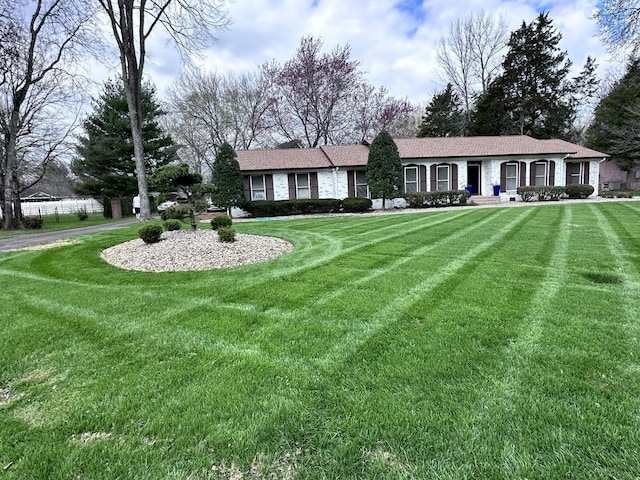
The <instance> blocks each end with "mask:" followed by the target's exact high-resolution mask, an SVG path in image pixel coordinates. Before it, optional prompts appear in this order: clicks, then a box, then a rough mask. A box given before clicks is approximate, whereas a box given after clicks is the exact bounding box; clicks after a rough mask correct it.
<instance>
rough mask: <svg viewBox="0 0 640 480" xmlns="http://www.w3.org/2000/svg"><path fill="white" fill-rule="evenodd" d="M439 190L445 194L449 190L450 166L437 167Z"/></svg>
mask: <svg viewBox="0 0 640 480" xmlns="http://www.w3.org/2000/svg"><path fill="white" fill-rule="evenodd" d="M436 179H437V190H438V191H439V192H444V191H446V190H450V189H449V165H438V166H437V167H436Z"/></svg>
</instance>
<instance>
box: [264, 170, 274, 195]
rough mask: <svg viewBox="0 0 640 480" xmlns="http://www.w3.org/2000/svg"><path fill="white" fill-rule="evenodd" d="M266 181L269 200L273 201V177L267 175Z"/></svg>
mask: <svg viewBox="0 0 640 480" xmlns="http://www.w3.org/2000/svg"><path fill="white" fill-rule="evenodd" d="M264 180H265V183H266V184H267V200H273V175H271V174H269V175H265V176H264Z"/></svg>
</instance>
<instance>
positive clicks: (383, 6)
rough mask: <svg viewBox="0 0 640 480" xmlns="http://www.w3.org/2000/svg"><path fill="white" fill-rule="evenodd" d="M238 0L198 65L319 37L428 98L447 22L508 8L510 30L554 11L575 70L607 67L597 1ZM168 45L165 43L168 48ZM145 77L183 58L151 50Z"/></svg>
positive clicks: (235, 61) (406, 91)
mask: <svg viewBox="0 0 640 480" xmlns="http://www.w3.org/2000/svg"><path fill="white" fill-rule="evenodd" d="M400 3H401V2H399V1H394V0H377V1H363V0H350V1H345V0H307V1H301V0H235V1H234V2H233V3H230V4H229V6H228V9H229V13H230V16H231V19H232V22H233V23H232V24H231V26H230V27H229V29H227V30H225V31H221V32H218V35H217V37H218V41H217V42H216V43H215V44H214V45H213V46H212V47H211V48H210V49H209V50H208V51H207V53H206V55H205V57H204V59H203V60H202V61H200V62H198V63H199V64H200V66H202V67H203V68H205V69H207V70H210V71H217V72H219V73H222V74H225V73H239V72H243V71H251V70H254V69H256V68H257V67H258V66H259V65H261V64H263V63H265V62H268V61H270V60H274V59H275V60H277V61H279V62H284V61H286V60H287V59H289V58H291V57H292V56H293V55H294V53H295V50H296V48H297V46H298V44H299V41H300V38H301V37H303V36H305V35H313V36H314V37H318V38H321V39H322V41H323V42H324V48H325V50H327V51H329V50H331V49H333V48H334V47H335V46H337V45H344V44H347V43H348V44H349V45H351V48H352V58H354V59H357V60H358V61H359V62H360V64H361V69H362V70H363V71H365V72H367V74H366V76H367V79H368V80H369V81H370V82H371V83H373V84H374V85H376V86H382V85H385V86H387V87H388V88H389V90H390V92H391V94H392V95H395V96H398V97H407V98H408V99H409V100H410V101H411V102H413V103H424V102H426V101H427V100H428V99H430V98H431V96H432V94H433V93H434V91H436V90H437V89H440V88H442V86H443V82H442V80H441V78H440V76H439V75H438V65H437V62H436V56H435V48H436V44H437V42H438V40H439V39H440V38H441V37H443V36H446V35H447V33H448V30H449V25H450V23H451V22H452V21H453V20H455V19H456V18H458V17H464V16H465V15H466V14H468V13H470V12H478V11H480V10H484V11H485V12H486V13H489V14H496V15H497V14H500V13H503V14H504V15H505V17H506V19H507V21H508V24H509V28H510V29H511V30H514V29H516V28H518V27H519V26H520V25H521V24H522V22H523V21H524V22H527V23H528V22H531V21H532V20H533V19H534V18H535V16H536V15H537V13H538V12H539V11H542V10H549V12H550V16H551V18H552V19H553V21H554V25H555V26H556V28H558V29H559V30H560V31H561V33H562V35H563V41H562V45H561V48H563V49H566V50H567V51H568V53H569V57H570V58H571V59H572V60H573V62H574V64H575V70H576V71H578V70H579V69H580V67H581V66H582V64H583V63H584V60H585V59H586V57H587V55H592V56H596V57H597V58H598V61H599V63H600V65H601V71H604V69H605V68H606V67H607V58H606V53H605V49H604V48H603V46H602V45H601V43H600V40H599V39H598V38H597V37H596V36H595V33H596V27H595V21H594V20H593V19H592V18H591V16H592V13H593V10H594V8H595V4H596V0H552V1H546V2H543V1H536V0H508V1H507V0H469V1H467V2H465V3H464V8H461V5H460V3H461V2H452V1H451V0H423V1H422V2H420V1H415V0H414V1H407V0H403V2H402V4H403V5H413V7H406V8H398V7H397V6H396V5H397V4H400ZM165 48H166V47H165ZM151 55H152V57H151V58H152V59H151V61H150V62H149V63H148V70H147V73H148V75H149V76H150V77H151V78H152V80H153V81H154V82H156V83H157V84H158V86H159V87H160V91H162V86H163V84H166V83H167V82H170V81H171V80H172V78H177V76H178V75H179V72H180V69H181V67H180V64H179V61H178V60H179V59H177V58H176V57H175V56H174V55H172V54H169V53H168V52H163V54H162V56H160V55H158V53H157V52H154V51H153V50H152V51H151Z"/></svg>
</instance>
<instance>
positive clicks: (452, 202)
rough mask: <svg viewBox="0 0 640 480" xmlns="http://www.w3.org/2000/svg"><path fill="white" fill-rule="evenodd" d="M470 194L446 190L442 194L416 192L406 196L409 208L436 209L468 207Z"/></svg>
mask: <svg viewBox="0 0 640 480" xmlns="http://www.w3.org/2000/svg"><path fill="white" fill-rule="evenodd" d="M468 198H469V192H468V191H466V190H445V191H441V192H416V193H410V194H408V195H407V196H406V200H407V203H408V205H409V208H434V207H451V206H460V205H466V204H467V200H468Z"/></svg>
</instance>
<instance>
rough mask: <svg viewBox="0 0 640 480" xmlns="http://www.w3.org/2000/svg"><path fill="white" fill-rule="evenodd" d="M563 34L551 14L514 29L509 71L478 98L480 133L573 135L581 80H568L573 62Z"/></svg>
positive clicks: (476, 127)
mask: <svg viewBox="0 0 640 480" xmlns="http://www.w3.org/2000/svg"><path fill="white" fill-rule="evenodd" d="M561 38H562V35H561V34H560V33H559V32H558V31H557V30H556V29H555V28H554V27H553V22H552V20H551V19H550V18H549V14H548V13H541V14H540V15H538V17H537V18H536V19H535V20H534V21H533V22H531V23H530V24H528V25H527V24H525V23H524V22H523V24H522V26H521V27H520V28H519V29H518V30H516V31H514V32H512V33H511V37H510V39H509V43H508V45H507V46H508V51H507V54H506V55H505V58H504V61H503V63H502V68H503V74H502V75H501V76H500V77H498V78H496V79H495V80H494V82H493V83H492V85H491V87H490V89H489V91H487V92H486V94H485V95H484V96H483V97H482V98H481V99H480V101H479V102H478V106H477V110H476V113H475V115H476V116H480V118H474V119H473V120H472V124H473V125H472V131H473V132H474V133H476V134H478V133H479V132H482V131H483V130H484V131H486V130H489V131H490V133H485V134H493V135H531V136H533V137H535V138H565V137H566V136H567V135H568V134H569V131H570V129H571V124H572V122H573V119H574V118H575V113H576V109H575V103H576V100H575V93H576V90H577V88H578V84H579V83H581V82H579V81H577V80H575V81H571V80H570V79H568V78H567V76H568V74H569V69H570V68H571V61H570V60H569V59H568V58H567V53H566V52H563V51H561V50H560V49H559V47H558V44H559V42H560V40H561ZM581 80H582V79H581ZM483 117H484V118H483ZM491 119H493V122H494V123H495V124H496V125H495V126H494V127H491V126H490V122H489V120H491Z"/></svg>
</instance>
